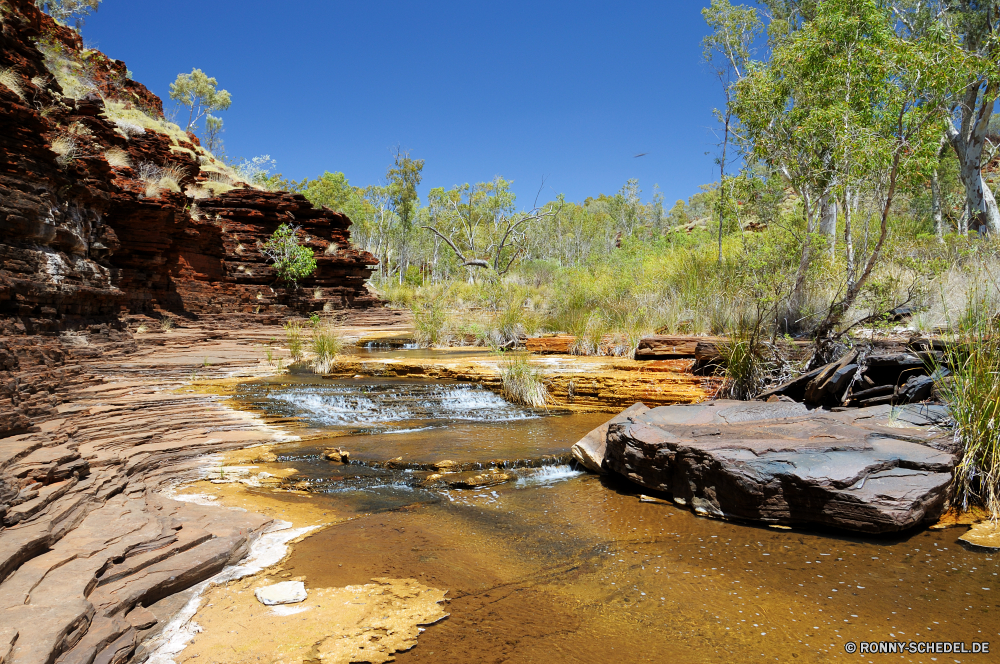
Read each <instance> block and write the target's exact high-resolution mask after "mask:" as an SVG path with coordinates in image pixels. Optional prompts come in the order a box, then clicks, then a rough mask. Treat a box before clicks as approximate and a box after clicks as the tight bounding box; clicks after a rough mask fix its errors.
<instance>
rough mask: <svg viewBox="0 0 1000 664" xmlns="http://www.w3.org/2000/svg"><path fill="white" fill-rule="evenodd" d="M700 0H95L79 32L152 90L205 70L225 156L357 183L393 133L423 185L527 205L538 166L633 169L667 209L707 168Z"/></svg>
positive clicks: (602, 182) (584, 190) (573, 186)
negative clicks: (492, 193) (504, 194)
mask: <svg viewBox="0 0 1000 664" xmlns="http://www.w3.org/2000/svg"><path fill="white" fill-rule="evenodd" d="M705 4H706V3H705V2H700V1H698V0H672V1H670V2H664V1H662V0H661V1H659V2H643V3H638V2H635V3H622V2H618V3H611V2H600V3H598V2H589V1H579V0H578V1H576V2H538V1H537V0H536V1H535V2H520V1H516V2H510V1H508V2H503V3H498V2H475V1H471V0H467V1H466V2H450V1H448V2H446V1H436V2H408V3H404V2H385V1H379V0H368V1H362V2H351V3H347V2H330V1H320V2H289V3H283V2H282V3H278V2H262V1H257V0H242V1H241V2H236V1H233V0H197V1H196V0H170V2H142V1H140V2H136V1H135V0H104V1H103V3H102V5H101V8H100V11H99V12H98V13H97V14H95V15H93V16H91V17H90V18H89V20H88V21H87V24H86V25H85V26H84V28H83V37H84V40H85V42H86V43H87V45H88V46H92V47H96V48H99V49H101V50H102V51H104V52H105V53H106V54H108V55H109V56H110V57H113V58H117V59H120V60H124V61H125V62H126V63H127V65H128V66H129V68H130V69H131V70H132V73H133V77H134V78H135V79H136V80H138V81H141V82H142V83H144V84H145V85H146V86H147V87H149V88H150V89H151V90H153V92H155V93H157V94H159V95H160V96H161V97H163V98H164V100H165V102H169V99H168V95H167V92H168V86H169V84H170V83H171V82H172V81H173V80H174V78H176V76H177V74H178V73H181V72H189V71H191V69H192V68H194V67H198V68H200V69H202V70H204V71H205V72H206V73H207V74H208V75H210V76H214V77H216V78H217V79H218V80H219V85H220V87H222V88H225V89H227V90H229V92H230V93H232V95H233V105H232V107H231V108H230V110H228V111H226V112H225V113H221V114H220V116H221V117H222V118H223V119H224V120H225V133H224V135H223V137H224V139H225V143H226V150H227V152H228V154H229V155H230V156H231V157H247V158H248V157H253V156H256V155H260V154H270V155H271V157H272V158H274V159H275V160H277V165H278V169H277V170H279V171H281V172H282V173H283V174H284V175H285V176H286V177H293V178H295V179H301V178H303V177H315V176H317V175H319V174H320V173H322V172H323V171H324V170H330V171H343V172H344V173H345V174H346V175H347V177H348V178H349V180H350V181H351V183H352V184H355V185H366V184H372V183H374V182H377V181H378V180H379V179H380V178H382V177H384V174H385V170H386V168H387V166H388V165H389V164H390V163H391V160H392V154H391V148H392V147H393V146H395V145H397V144H398V145H400V146H402V147H403V148H406V149H409V151H410V153H411V155H412V156H414V157H418V158H422V159H425V160H426V166H425V168H424V180H423V184H422V186H421V188H420V189H421V194H422V195H423V194H425V193H426V191H427V190H428V189H429V188H430V187H437V186H444V187H451V186H453V185H456V184H461V183H464V182H478V181H484V180H488V179H490V178H492V177H493V176H494V175H502V176H503V177H505V178H507V179H511V180H513V181H514V190H515V192H517V194H518V202H519V205H521V206H525V205H527V206H529V207H530V205H531V203H532V200H533V199H534V196H535V193H536V192H537V190H538V188H539V185H540V184H541V182H542V178H543V177H544V178H545V193H543V196H542V198H543V200H548V199H551V198H554V197H555V195H556V194H557V193H560V192H561V193H564V194H565V195H566V197H567V198H568V199H569V200H574V201H582V200H583V199H584V198H585V197H587V196H596V195H597V194H599V193H605V194H612V193H614V192H615V191H617V190H618V189H619V188H620V187H621V186H622V185H623V184H624V183H625V181H626V180H627V179H629V178H637V179H638V180H639V184H640V186H641V187H642V190H643V199H645V200H648V199H649V198H650V197H651V196H652V194H653V185H654V184H658V185H659V186H660V189H661V191H662V192H663V194H664V196H665V197H666V199H667V202H668V205H669V204H672V203H673V201H675V200H676V199H678V198H687V197H688V196H689V195H691V194H693V193H695V192H696V191H697V190H698V185H699V184H704V183H707V182H712V181H715V180H716V179H717V171H716V170H715V169H716V167H715V166H714V165H713V162H712V159H713V157H712V155H711V154H709V155H706V154H705V153H706V152H712V153H713V154H714V151H715V149H716V148H715V143H716V142H717V138H716V137H715V134H714V133H713V131H712V128H713V126H714V120H713V116H712V109H713V108H714V107H716V106H721V104H722V100H721V98H722V95H721V90H720V87H719V83H718V81H717V80H716V79H715V78H714V77H713V76H712V74H711V73H710V71H709V70H708V68H707V67H706V66H705V65H704V64H702V60H701V45H700V42H701V38H702V36H703V35H704V34H705V31H706V28H705V24H704V22H703V20H702V18H701V8H702V7H703V6H704V5H705ZM640 152H647V153H648V154H647V155H646V156H644V157H639V158H635V157H633V155H635V154H637V153H640Z"/></svg>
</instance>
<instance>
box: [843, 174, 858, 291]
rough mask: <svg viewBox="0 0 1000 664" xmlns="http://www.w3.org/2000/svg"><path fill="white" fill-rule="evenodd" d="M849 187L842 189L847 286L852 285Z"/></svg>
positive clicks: (851, 286)
mask: <svg viewBox="0 0 1000 664" xmlns="http://www.w3.org/2000/svg"><path fill="white" fill-rule="evenodd" d="M851 208H852V206H851V188H850V187H847V188H846V189H845V190H844V249H845V251H846V258H847V287H848V288H853V287H854V275H855V274H856V270H855V266H854V231H853V230H852V229H851V213H852V212H853V210H852V209H851Z"/></svg>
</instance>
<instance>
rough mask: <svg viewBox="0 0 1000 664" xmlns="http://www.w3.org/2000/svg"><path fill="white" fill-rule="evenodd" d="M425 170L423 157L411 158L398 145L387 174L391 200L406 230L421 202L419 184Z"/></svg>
mask: <svg viewBox="0 0 1000 664" xmlns="http://www.w3.org/2000/svg"><path fill="white" fill-rule="evenodd" d="M423 170H424V160H423V159H411V158H410V153H409V152H406V151H404V150H401V149H400V148H398V147H397V148H396V157H395V160H394V161H393V165H392V167H391V168H389V170H388V171H386V174H385V179H386V182H387V183H388V185H387V188H388V190H389V200H390V201H391V202H392V205H393V208H394V210H395V212H396V214H397V215H399V219H400V221H401V222H402V224H403V228H404V229H405V230H406V231H409V229H410V224H411V222H412V219H413V213H414V211H415V209H416V207H417V205H418V204H419V203H420V199H419V197H418V196H417V185H419V184H420V181H421V179H422V178H423V176H422V175H421V171H423Z"/></svg>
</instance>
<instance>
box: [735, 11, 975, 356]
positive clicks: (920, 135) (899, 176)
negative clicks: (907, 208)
mask: <svg viewBox="0 0 1000 664" xmlns="http://www.w3.org/2000/svg"><path fill="white" fill-rule="evenodd" d="M961 61H962V58H961V57H960V55H959V54H958V52H957V49H956V48H955V47H954V45H953V44H951V43H950V42H949V41H948V40H947V39H944V38H942V37H941V35H940V34H934V33H929V34H927V35H926V36H924V37H922V38H920V39H903V38H901V37H900V35H898V34H897V32H896V31H895V18H894V17H893V15H892V13H891V10H890V9H889V8H887V7H886V6H885V5H884V4H882V3H879V2H876V0H826V1H825V2H822V3H820V4H818V5H817V7H816V14H815V16H814V17H812V18H811V19H810V20H807V21H805V22H803V23H802V25H801V27H799V29H798V30H796V31H795V32H794V33H792V34H790V35H789V36H788V37H787V38H785V39H782V40H781V41H780V42H779V44H778V46H777V47H776V48H775V49H774V52H773V54H772V57H771V59H770V60H769V61H768V62H767V63H766V65H763V66H760V67H757V68H755V69H754V71H753V72H752V73H751V74H750V75H748V76H747V77H746V78H745V79H744V80H743V81H741V82H740V83H738V84H737V95H736V112H737V114H738V116H739V118H740V121H741V123H742V125H743V126H744V127H745V128H746V131H747V135H748V137H749V139H750V140H751V141H752V145H753V155H754V156H755V157H757V158H759V159H760V160H762V161H764V162H767V163H769V164H770V165H771V166H772V167H774V168H776V169H778V170H780V171H782V172H783V173H785V175H786V178H787V179H788V181H789V183H790V184H791V185H792V187H793V188H795V190H796V193H798V195H799V196H800V198H801V199H802V201H803V205H804V209H805V216H806V222H807V223H806V228H807V232H811V231H812V230H814V228H815V225H814V218H815V214H816V207H817V206H816V202H817V197H816V192H817V191H823V189H822V188H823V187H829V183H830V181H831V179H835V178H831V175H837V176H839V177H840V180H841V181H842V182H849V183H852V184H853V186H855V187H858V188H860V187H864V188H865V191H864V192H863V193H864V196H865V198H866V199H867V200H870V201H873V203H874V205H873V208H872V216H871V217H870V219H871V221H872V223H873V224H875V225H876V226H875V227H874V228H872V229H870V230H871V233H872V235H873V236H874V241H873V242H871V243H866V244H865V245H864V246H863V247H861V248H860V249H861V251H860V252H859V255H857V256H855V255H854V246H853V243H852V241H851V229H850V226H849V225H848V228H847V229H846V236H847V237H846V240H847V251H848V256H847V274H846V277H845V280H844V283H843V284H841V285H840V286H839V288H838V292H837V295H836V296H835V297H834V298H833V301H832V302H831V303H830V304H829V306H828V308H827V309H826V314H825V317H824V319H823V320H822V322H821V323H820V324H819V325H818V327H817V330H816V336H817V339H818V340H819V341H820V342H821V343H823V342H825V341H828V340H829V339H830V338H835V337H838V336H839V335H840V334H842V333H843V330H840V331H839V332H838V331H837V330H838V329H839V328H840V326H841V323H842V321H843V318H844V316H845V315H846V313H847V311H848V309H849V308H850V307H851V306H852V305H853V304H854V303H855V302H856V301H857V299H858V297H859V295H860V294H861V293H862V291H863V289H864V288H865V285H866V282H867V281H868V280H869V278H870V277H871V275H872V271H873V269H874V268H875V266H876V264H877V263H878V261H879V259H880V258H881V253H882V249H883V246H884V243H885V240H886V237H887V235H888V224H889V217H890V213H891V211H892V208H893V203H894V199H895V196H896V193H897V188H898V187H899V185H900V183H901V182H903V181H905V180H907V179H910V178H916V177H920V176H921V175H922V173H924V172H926V169H927V165H928V162H929V160H930V159H932V158H933V157H934V155H935V154H936V152H937V149H938V145H939V143H938V139H939V130H940V129H939V128H940V126H941V122H942V120H943V118H944V117H945V115H946V110H945V109H944V108H943V107H942V106H940V105H938V104H930V103H927V102H926V100H927V99H934V98H937V97H939V96H940V95H941V94H943V91H945V90H946V89H947V88H948V86H949V85H950V84H951V80H952V79H951V77H952V75H953V73H954V68H955V67H956V66H960V64H961ZM834 169H836V172H834ZM827 191H828V190H827ZM810 247H811V243H810V241H809V239H808V237H807V238H806V239H805V241H804V242H803V250H802V257H801V263H800V269H799V274H798V275H797V279H796V289H795V292H796V294H797V295H799V296H801V293H802V288H801V282H800V280H801V279H802V278H803V273H804V271H805V269H806V268H807V267H808V262H809V258H810V255H811V248H810ZM793 304H794V302H793Z"/></svg>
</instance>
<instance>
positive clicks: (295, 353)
mask: <svg viewBox="0 0 1000 664" xmlns="http://www.w3.org/2000/svg"><path fill="white" fill-rule="evenodd" d="M285 343H286V344H287V345H288V352H289V353H290V354H291V356H292V362H299V361H301V360H302V349H303V348H304V347H305V341H304V340H303V338H302V324H301V323H299V322H298V321H291V320H290V321H287V322H286V323H285Z"/></svg>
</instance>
